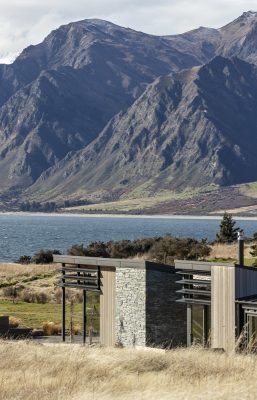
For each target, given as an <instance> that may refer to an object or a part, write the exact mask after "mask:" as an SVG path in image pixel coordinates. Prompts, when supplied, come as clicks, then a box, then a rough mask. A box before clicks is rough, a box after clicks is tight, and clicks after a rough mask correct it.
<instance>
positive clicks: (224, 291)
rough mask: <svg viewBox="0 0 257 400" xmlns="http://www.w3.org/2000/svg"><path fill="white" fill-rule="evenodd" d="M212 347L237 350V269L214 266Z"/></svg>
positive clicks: (230, 350)
mask: <svg viewBox="0 0 257 400" xmlns="http://www.w3.org/2000/svg"><path fill="white" fill-rule="evenodd" d="M211 275H212V295H211V296H212V302H211V303H212V304H211V324H212V329H211V332H212V334H211V346H212V348H221V349H224V350H225V351H226V352H228V353H230V352H232V351H234V348H235V268H234V267H227V266H212V274H211Z"/></svg>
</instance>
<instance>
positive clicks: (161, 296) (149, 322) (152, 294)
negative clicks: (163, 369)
mask: <svg viewBox="0 0 257 400" xmlns="http://www.w3.org/2000/svg"><path fill="white" fill-rule="evenodd" d="M178 279H179V277H178V275H176V273H175V270H174V269H173V268H172V267H168V266H159V267H157V266H156V264H152V266H151V264H150V263H149V264H148V268H147V273H146V293H147V297H146V344H147V345H149V346H161V347H174V346H178V345H186V341H187V310H186V306H185V305H184V304H180V303H176V299H178V295H177V293H176V291H177V290H179V289H181V287H180V285H178V284H176V281H177V280H178Z"/></svg>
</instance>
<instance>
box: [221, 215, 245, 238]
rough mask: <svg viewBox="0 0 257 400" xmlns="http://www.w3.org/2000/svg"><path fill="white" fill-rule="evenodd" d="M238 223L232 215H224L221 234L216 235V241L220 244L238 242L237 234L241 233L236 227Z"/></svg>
mask: <svg viewBox="0 0 257 400" xmlns="http://www.w3.org/2000/svg"><path fill="white" fill-rule="evenodd" d="M235 225H236V221H234V220H233V218H232V215H231V214H228V213H227V212H225V213H224V215H223V218H222V221H221V223H220V230H219V233H217V235H216V238H217V239H216V240H217V242H219V243H232V242H234V241H236V240H237V234H238V232H239V231H240V229H239V228H237V227H235Z"/></svg>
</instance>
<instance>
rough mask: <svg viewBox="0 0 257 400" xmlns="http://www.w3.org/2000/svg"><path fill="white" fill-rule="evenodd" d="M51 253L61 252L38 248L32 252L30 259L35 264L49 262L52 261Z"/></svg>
mask: <svg viewBox="0 0 257 400" xmlns="http://www.w3.org/2000/svg"><path fill="white" fill-rule="evenodd" d="M53 254H61V253H60V251H59V250H40V251H38V252H37V253H35V254H34V256H33V257H32V259H31V262H32V263H35V264H51V263H52V262H53Z"/></svg>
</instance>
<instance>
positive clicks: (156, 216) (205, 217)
mask: <svg viewBox="0 0 257 400" xmlns="http://www.w3.org/2000/svg"><path fill="white" fill-rule="evenodd" d="M0 216H17V217H41V218H42V217H66V218H71V217H73V218H117V219H118V218H125V219H129V218H130V219H133V218H134V219H170V220H176V219H181V220H183V219H184V220H217V221H220V220H221V219H222V215H220V216H218V215H199V216H198V215H174V214H173V215H165V214H160V215H159V214H154V215H146V214H142V215H137V214H100V213H99V214H80V213H63V214H62V213H42V212H38V213H36V212H31V213H30V212H22V211H21V212H19V211H17V212H11V211H6V212H4V211H1V212H0ZM233 218H234V219H235V220H238V221H257V216H256V217H242V216H233Z"/></svg>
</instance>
